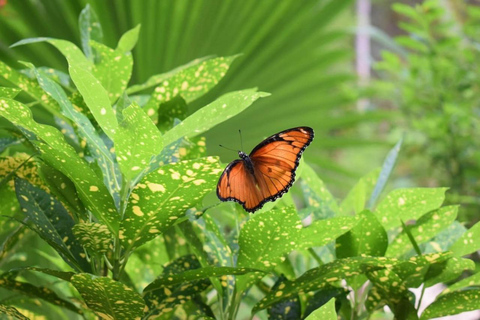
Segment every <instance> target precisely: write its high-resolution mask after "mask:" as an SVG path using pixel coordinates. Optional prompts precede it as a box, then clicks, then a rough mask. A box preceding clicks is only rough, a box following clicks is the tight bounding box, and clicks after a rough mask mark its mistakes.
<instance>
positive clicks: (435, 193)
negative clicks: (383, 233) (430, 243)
mask: <svg viewBox="0 0 480 320" xmlns="http://www.w3.org/2000/svg"><path fill="white" fill-rule="evenodd" d="M446 190H447V188H408V189H396V190H393V191H392V192H390V193H389V194H388V195H387V196H386V197H385V198H384V199H383V200H382V201H381V202H380V203H379V204H378V206H377V208H376V209H375V211H374V213H375V215H376V216H377V218H378V220H379V221H380V223H381V224H382V225H383V226H384V228H385V230H387V231H388V230H389V229H391V228H393V227H397V226H399V225H401V222H400V220H403V221H408V220H411V219H417V218H419V217H421V216H422V215H423V214H425V213H427V212H429V211H431V210H435V209H437V208H439V207H440V206H441V205H442V203H443V200H444V199H445V191H446Z"/></svg>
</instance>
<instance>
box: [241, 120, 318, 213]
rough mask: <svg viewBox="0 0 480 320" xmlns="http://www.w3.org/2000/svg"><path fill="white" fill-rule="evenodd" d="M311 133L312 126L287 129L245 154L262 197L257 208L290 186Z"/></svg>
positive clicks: (310, 139)
mask: <svg viewBox="0 0 480 320" xmlns="http://www.w3.org/2000/svg"><path fill="white" fill-rule="evenodd" d="M313 136H314V134H313V129H312V128H309V127H298V128H293V129H288V130H284V131H282V132H279V133H277V134H275V135H273V136H271V137H269V138H267V139H265V140H264V141H262V143H260V144H259V145H258V146H256V147H255V148H254V149H253V151H252V152H251V153H250V155H249V157H250V159H251V161H252V163H253V167H254V175H255V181H256V182H257V185H258V186H259V188H260V190H261V192H262V196H263V200H262V202H261V203H260V204H259V208H261V207H262V206H263V204H264V203H265V202H267V201H274V200H275V199H277V198H279V197H281V196H282V195H283V194H284V193H285V192H287V191H288V189H289V188H290V187H291V186H292V184H293V182H294V181H295V170H296V169H297V167H298V164H299V162H300V158H301V156H302V153H303V151H304V150H305V148H306V147H308V145H309V144H310V143H311V142H312V140H313Z"/></svg>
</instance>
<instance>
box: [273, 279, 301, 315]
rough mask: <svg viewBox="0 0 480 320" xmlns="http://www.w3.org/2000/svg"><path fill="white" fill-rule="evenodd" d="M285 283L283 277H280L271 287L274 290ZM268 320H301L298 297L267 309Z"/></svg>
mask: <svg viewBox="0 0 480 320" xmlns="http://www.w3.org/2000/svg"><path fill="white" fill-rule="evenodd" d="M284 281H286V278H285V276H283V275H281V276H280V277H279V278H278V279H277V281H275V284H274V285H273V287H272V290H276V289H277V288H278V287H279V286H280V285H282V283H283V282H284ZM267 313H268V319H271V320H296V319H301V318H302V306H301V304H300V299H299V297H298V296H294V297H291V298H290V299H288V300H284V301H280V302H278V303H276V304H274V305H272V306H271V307H270V308H268V309H267Z"/></svg>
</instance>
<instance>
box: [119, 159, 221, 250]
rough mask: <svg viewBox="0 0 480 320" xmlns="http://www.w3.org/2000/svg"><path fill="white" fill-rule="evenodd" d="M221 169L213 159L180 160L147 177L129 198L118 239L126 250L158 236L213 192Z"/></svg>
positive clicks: (216, 160)
mask: <svg viewBox="0 0 480 320" xmlns="http://www.w3.org/2000/svg"><path fill="white" fill-rule="evenodd" d="M220 172H221V168H220V166H219V164H218V159H216V158H213V157H208V158H203V159H196V160H188V161H182V162H178V163H175V164H170V165H166V166H163V167H160V168H159V169H158V170H156V171H153V172H151V173H149V174H148V175H146V176H145V177H144V178H143V179H142V180H141V181H140V183H138V184H137V186H136V187H135V189H134V190H133V191H132V194H131V195H130V199H129V202H128V206H127V209H126V212H125V219H124V220H123V222H122V230H121V239H122V242H123V246H124V247H125V248H127V251H129V250H132V249H134V248H136V247H138V246H139V245H141V244H143V243H145V242H147V241H149V240H151V239H153V238H155V237H157V236H158V235H160V234H161V233H163V232H164V231H165V230H166V229H167V228H169V227H170V226H172V225H173V224H174V223H175V222H176V220H177V219H179V218H181V217H182V216H184V215H185V211H186V210H187V209H189V208H191V207H193V206H194V205H195V204H196V203H197V202H199V201H200V200H201V199H202V198H203V196H204V195H205V194H206V193H207V192H210V191H212V190H213V189H214V188H215V185H216V183H217V179H218V176H219V174H220Z"/></svg>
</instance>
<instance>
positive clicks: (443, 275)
mask: <svg viewBox="0 0 480 320" xmlns="http://www.w3.org/2000/svg"><path fill="white" fill-rule="evenodd" d="M465 270H475V263H474V262H473V261H472V260H470V259H463V258H457V257H453V258H451V259H448V260H447V261H445V262H444V263H443V264H433V265H432V266H431V267H430V269H429V270H428V273H427V275H426V276H425V286H426V287H430V286H433V285H435V284H437V283H448V282H450V281H454V280H456V279H457V278H458V277H459V276H460V275H461V274H462V273H463V272H464V271H465Z"/></svg>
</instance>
